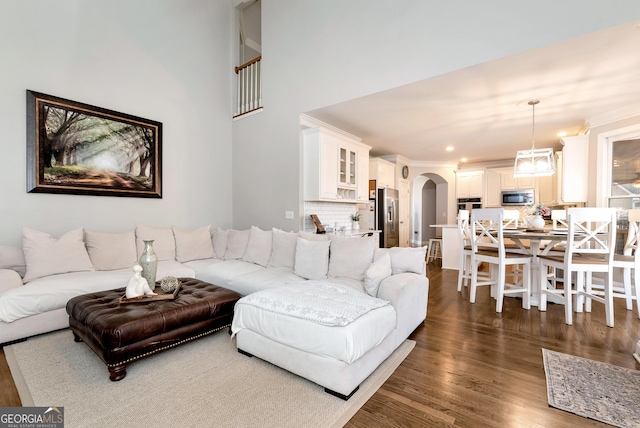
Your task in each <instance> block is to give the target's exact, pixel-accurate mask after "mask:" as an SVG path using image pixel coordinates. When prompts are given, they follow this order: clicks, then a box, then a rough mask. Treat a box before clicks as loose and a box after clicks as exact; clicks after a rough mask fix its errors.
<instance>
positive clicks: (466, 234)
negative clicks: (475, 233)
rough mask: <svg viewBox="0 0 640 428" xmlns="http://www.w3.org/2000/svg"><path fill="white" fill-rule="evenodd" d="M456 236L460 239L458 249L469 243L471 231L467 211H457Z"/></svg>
mask: <svg viewBox="0 0 640 428" xmlns="http://www.w3.org/2000/svg"><path fill="white" fill-rule="evenodd" d="M458 237H459V241H460V249H461V250H462V249H463V248H464V247H465V246H467V245H471V231H470V230H469V211H468V210H460V211H458Z"/></svg>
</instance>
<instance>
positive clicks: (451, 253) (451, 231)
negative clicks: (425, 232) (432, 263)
mask: <svg viewBox="0 0 640 428" xmlns="http://www.w3.org/2000/svg"><path fill="white" fill-rule="evenodd" d="M429 226H430V227H439V228H441V229H442V243H441V244H440V252H441V253H442V269H456V270H458V269H459V268H460V242H459V239H458V225H457V224H430V225H429Z"/></svg>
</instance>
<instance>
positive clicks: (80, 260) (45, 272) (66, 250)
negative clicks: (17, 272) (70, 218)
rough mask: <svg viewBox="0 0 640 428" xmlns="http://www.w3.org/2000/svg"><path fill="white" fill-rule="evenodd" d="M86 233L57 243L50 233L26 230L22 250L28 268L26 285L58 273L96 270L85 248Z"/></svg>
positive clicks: (67, 235) (66, 236)
mask: <svg viewBox="0 0 640 428" xmlns="http://www.w3.org/2000/svg"><path fill="white" fill-rule="evenodd" d="M83 238H84V233H83V231H82V229H75V230H72V231H70V232H67V233H65V234H64V235H62V236H61V237H60V238H58V239H55V238H53V237H52V236H51V235H49V234H48V233H44V232H38V231H37V230H33V229H29V228H26V227H25V228H23V229H22V250H23V251H24V259H25V261H26V264H27V272H26V273H25V275H24V282H29V281H32V280H34V279H36V278H41V277H43V276H49V275H55V274H58V273H67V272H80V271H89V270H93V265H92V264H91V259H89V254H87V249H86V248H85V246H84V240H83Z"/></svg>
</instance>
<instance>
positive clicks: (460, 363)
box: [346, 263, 640, 427]
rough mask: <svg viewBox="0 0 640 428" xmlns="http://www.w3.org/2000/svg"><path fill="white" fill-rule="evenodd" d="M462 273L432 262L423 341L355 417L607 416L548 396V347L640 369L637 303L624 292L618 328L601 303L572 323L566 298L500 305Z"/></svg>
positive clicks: (372, 420)
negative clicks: (575, 410) (473, 293)
mask: <svg viewBox="0 0 640 428" xmlns="http://www.w3.org/2000/svg"><path fill="white" fill-rule="evenodd" d="M457 275H458V271H454V270H447V269H444V270H443V269H440V268H439V267H438V266H436V263H431V264H429V265H428V268H427V276H428V277H429V279H430V290H429V305H428V308H427V319H426V321H425V323H424V325H422V326H420V327H418V329H416V331H415V332H414V333H413V334H412V336H411V339H413V340H415V341H416V342H417V343H416V347H415V348H414V350H413V351H412V352H411V354H410V355H409V356H408V357H407V359H406V360H405V361H404V362H403V363H402V365H401V366H400V367H399V368H398V369H397V370H396V371H395V373H394V374H393V375H392V376H391V377H390V378H389V380H388V381H387V382H386V383H385V384H384V386H383V387H382V388H381V389H380V390H378V392H376V394H375V395H374V396H373V397H372V398H371V399H370V400H369V401H368V402H367V403H366V404H365V405H364V406H363V407H362V408H361V409H360V410H359V411H358V413H357V414H356V415H355V416H354V417H353V418H352V419H351V421H350V422H349V423H348V424H347V425H346V426H348V427H373V426H376V427H399V426H400V427H432V426H433V427H442V426H447V427H586V426H603V427H604V426H608V425H606V424H602V423H599V422H596V421H593V420H590V419H586V418H582V417H580V416H576V415H573V414H570V413H568V412H564V411H562V410H557V409H554V408H552V407H549V406H548V404H547V390H546V381H545V376H544V368H543V364H542V352H541V348H546V349H550V350H554V351H558V352H564V353H567V354H572V355H577V356H580V357H585V358H590V359H593V360H597V361H603V362H607V363H610V364H614V365H618V366H622V367H627V368H631V369H636V368H638V367H636V361H635V359H634V358H633V356H632V353H633V351H634V350H635V345H636V342H637V341H638V340H639V339H640V320H638V318H637V312H636V310H633V311H627V310H626V309H625V306H624V302H623V301H622V300H620V299H616V302H615V315H616V319H615V327H614V328H609V327H607V326H606V323H605V319H604V307H603V305H601V304H598V303H594V304H593V312H592V313H590V314H585V313H582V314H575V316H574V325H573V326H568V325H566V324H565V323H564V306H562V305H554V304H550V305H548V308H547V312H539V311H538V309H537V308H536V307H533V308H532V309H531V310H529V311H527V310H525V309H522V307H521V300H518V299H515V298H505V304H504V309H503V312H502V314H498V313H496V312H495V301H494V300H493V299H491V297H490V296H489V289H488V288H487V287H481V288H480V289H479V291H478V297H477V299H476V303H474V304H471V303H469V293H468V289H466V288H465V289H463V291H462V292H461V293H458V292H457V290H456V288H457ZM634 305H635V302H634Z"/></svg>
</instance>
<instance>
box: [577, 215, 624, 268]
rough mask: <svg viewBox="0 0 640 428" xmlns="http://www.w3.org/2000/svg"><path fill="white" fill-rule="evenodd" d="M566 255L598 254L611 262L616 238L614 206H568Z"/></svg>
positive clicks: (592, 255) (590, 255)
mask: <svg viewBox="0 0 640 428" xmlns="http://www.w3.org/2000/svg"><path fill="white" fill-rule="evenodd" d="M567 223H568V226H569V229H568V233H567V253H566V257H570V258H571V257H573V256H575V255H585V256H589V257H594V256H598V257H599V258H602V260H604V261H607V262H609V263H610V262H611V261H612V260H613V253H614V250H615V244H616V243H615V240H616V209H615V208H569V209H568V210H567Z"/></svg>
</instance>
